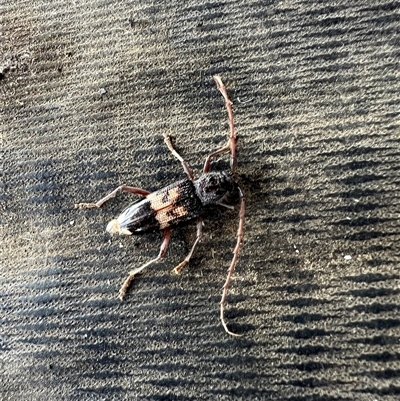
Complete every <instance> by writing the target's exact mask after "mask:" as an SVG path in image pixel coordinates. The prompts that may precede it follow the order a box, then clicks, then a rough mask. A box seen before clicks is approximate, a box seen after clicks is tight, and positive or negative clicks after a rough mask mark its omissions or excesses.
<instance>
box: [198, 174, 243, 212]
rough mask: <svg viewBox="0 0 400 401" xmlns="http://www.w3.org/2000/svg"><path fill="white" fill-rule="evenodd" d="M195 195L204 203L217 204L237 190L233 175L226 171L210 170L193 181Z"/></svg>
mask: <svg viewBox="0 0 400 401" xmlns="http://www.w3.org/2000/svg"><path fill="white" fill-rule="evenodd" d="M194 186H195V188H196V193H197V196H198V197H199V198H200V200H201V203H202V204H203V205H204V206H206V205H212V204H218V203H219V202H222V201H223V200H224V199H225V198H226V197H227V196H229V195H231V194H233V193H235V192H236V191H237V188H238V186H237V184H236V182H235V180H234V178H233V175H232V174H231V173H230V172H228V171H212V172H210V173H206V174H203V175H202V176H201V177H200V178H199V179H198V180H196V181H195V182H194Z"/></svg>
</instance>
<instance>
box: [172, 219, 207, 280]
mask: <svg viewBox="0 0 400 401" xmlns="http://www.w3.org/2000/svg"><path fill="white" fill-rule="evenodd" d="M202 235H203V218H202V217H198V218H197V234H196V241H194V244H193V246H192V249H191V250H190V252H189V254H188V255H187V256H186V258H185V259H184V260H183V261H182V262H181V263H179V265H178V266H176V267H175V268H174V272H175V273H176V274H179V273H180V272H181V270H182V269H183V268H184V267H185V266H186V265H187V264H188V263H189V261H190V258H191V257H192V255H193V252H194V249H195V248H196V245H197V244H198V243H199V242H200V240H201V237H202Z"/></svg>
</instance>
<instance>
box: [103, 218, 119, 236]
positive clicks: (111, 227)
mask: <svg viewBox="0 0 400 401" xmlns="http://www.w3.org/2000/svg"><path fill="white" fill-rule="evenodd" d="M106 231H108V232H109V233H110V234H115V233H117V232H119V223H118V220H116V219H115V220H111V221H110V222H109V223H108V224H107V228H106Z"/></svg>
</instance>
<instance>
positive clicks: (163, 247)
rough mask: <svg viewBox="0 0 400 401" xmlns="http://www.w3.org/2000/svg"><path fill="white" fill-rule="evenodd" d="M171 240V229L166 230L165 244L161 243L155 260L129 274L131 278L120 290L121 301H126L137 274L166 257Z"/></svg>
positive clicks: (128, 278)
mask: <svg viewBox="0 0 400 401" xmlns="http://www.w3.org/2000/svg"><path fill="white" fill-rule="evenodd" d="M170 239H171V229H170V228H166V229H165V230H164V237H163V242H162V243H161V247H160V253H159V254H158V256H157V257H156V258H155V259H152V260H150V261H148V262H147V263H145V264H144V265H142V266H140V267H138V268H136V269H135V270H132V271H131V272H129V276H128V277H127V279H126V280H125V281H124V284H122V287H121V289H120V290H119V299H120V300H121V301H122V300H123V299H124V296H125V294H126V291H127V290H128V288H129V286H130V285H131V282H132V280H133V278H134V277H135V276H136V274H138V273H140V272H141V271H142V270H143V269H144V268H145V267H147V266H150V265H151V264H153V263H156V262H158V261H159V260H160V259H162V258H163V257H164V255H165V252H167V248H168V244H169V241H170Z"/></svg>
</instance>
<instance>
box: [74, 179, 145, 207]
mask: <svg viewBox="0 0 400 401" xmlns="http://www.w3.org/2000/svg"><path fill="white" fill-rule="evenodd" d="M118 192H130V193H131V194H136V195H142V196H147V195H148V194H149V193H150V192H149V191H146V190H145V189H140V188H135V187H128V186H126V185H121V186H119V187H118V188H116V189H114V191H112V192H111V193H109V194H108V195H107V196H105V197H104V198H102V199H100V200H99V201H98V202H96V203H77V204H76V205H75V208H76V209H90V208H93V207H101V206H102V205H103V203H105V202H107V201H108V200H110V199H111V198H114V197H115V196H116V195H117V193H118Z"/></svg>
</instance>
